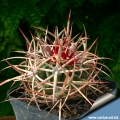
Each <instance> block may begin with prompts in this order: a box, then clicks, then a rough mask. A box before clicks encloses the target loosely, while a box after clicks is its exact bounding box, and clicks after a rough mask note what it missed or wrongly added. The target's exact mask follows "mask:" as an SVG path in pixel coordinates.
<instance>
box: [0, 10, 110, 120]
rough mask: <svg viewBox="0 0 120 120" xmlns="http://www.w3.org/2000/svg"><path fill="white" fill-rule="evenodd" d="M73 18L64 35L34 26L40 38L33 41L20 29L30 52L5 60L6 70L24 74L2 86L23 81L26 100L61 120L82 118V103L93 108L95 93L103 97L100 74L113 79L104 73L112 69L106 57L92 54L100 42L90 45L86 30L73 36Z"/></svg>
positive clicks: (21, 86) (103, 83)
mask: <svg viewBox="0 0 120 120" xmlns="http://www.w3.org/2000/svg"><path fill="white" fill-rule="evenodd" d="M70 16H71V12H70V13H69V17H68V22H67V27H65V28H64V29H63V30H62V31H60V32H58V27H56V28H55V30H54V33H52V32H50V31H48V28H47V29H43V28H40V27H35V26H34V28H35V30H36V33H37V35H36V36H33V35H32V33H31V36H32V40H31V41H29V40H28V38H27V37H26V36H25V35H24V33H23V32H22V31H21V30H20V31H21V33H22V34H23V36H24V38H25V40H26V43H27V51H16V52H18V53H23V54H24V55H23V56H21V57H20V56H18V57H10V58H6V59H4V60H3V61H6V62H7V63H8V64H9V66H8V67H6V68H4V69H3V70H5V69H8V68H10V67H12V68H13V69H14V70H16V71H17V72H18V73H20V75H19V76H16V77H13V78H10V79H8V80H5V81H3V82H1V83H0V86H1V85H3V84H5V83H7V82H10V81H14V82H17V81H20V83H21V84H20V88H23V89H24V91H25V93H24V96H23V97H24V98H25V99H26V98H27V99H28V100H29V104H31V103H34V104H36V106H37V107H38V108H39V109H40V110H41V108H42V106H46V107H45V108H46V109H47V110H49V112H48V114H49V113H50V112H52V113H54V114H57V115H58V116H59V120H60V119H61V118H62V117H64V118H69V117H71V115H72V116H74V117H76V116H79V115H80V111H82V110H81V109H80V106H81V104H82V105H83V106H84V107H86V108H87V107H90V106H92V104H93V103H94V101H95V99H93V98H92V96H93V95H92V94H95V95H96V96H97V94H98V93H99V94H103V93H104V91H102V88H104V86H105V84H107V82H102V81H101V80H100V79H99V73H103V74H105V75H107V76H109V75H108V74H107V73H106V72H105V71H103V70H102V68H103V67H105V68H107V69H108V70H109V68H108V67H107V66H105V65H104V64H103V63H101V62H100V60H102V59H106V58H104V57H99V56H97V55H96V52H95V53H91V52H90V50H91V48H92V47H93V45H94V44H95V43H96V41H97V40H95V41H94V42H93V43H92V45H91V46H90V47H88V46H87V41H88V39H89V38H88V37H87V33H86V29H85V27H84V33H82V34H77V35H76V36H74V37H72V25H70ZM39 31H42V32H43V34H39ZM83 35H85V36H84V37H83ZM10 59H22V62H21V63H20V64H18V65H13V64H11V63H10V62H9V60H10ZM98 66H99V67H98ZM96 77H97V78H98V79H96ZM95 91H96V92H95ZM96 93H97V94H96ZM86 103H88V104H87V105H86ZM70 104H71V105H70ZM76 109H77V111H76ZM67 111H69V112H67ZM48 114H47V115H46V117H47V116H48Z"/></svg>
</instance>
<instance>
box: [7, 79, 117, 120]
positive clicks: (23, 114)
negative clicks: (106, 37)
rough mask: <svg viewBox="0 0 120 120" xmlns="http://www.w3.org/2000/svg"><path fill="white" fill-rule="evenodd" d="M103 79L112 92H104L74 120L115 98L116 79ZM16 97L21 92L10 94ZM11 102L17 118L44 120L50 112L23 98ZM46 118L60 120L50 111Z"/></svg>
mask: <svg viewBox="0 0 120 120" xmlns="http://www.w3.org/2000/svg"><path fill="white" fill-rule="evenodd" d="M102 81H109V82H110V84H109V86H108V87H109V88H111V89H113V90H112V92H111V93H106V94H103V95H102V96H100V97H99V98H98V99H96V101H95V102H94V104H93V105H92V107H91V108H90V110H88V111H87V112H86V113H84V114H82V115H81V116H80V117H78V118H74V120H79V119H81V118H82V117H84V116H85V115H86V114H87V113H89V112H91V111H92V110H94V109H96V108H98V107H100V106H102V105H103V104H105V103H107V102H109V101H111V100H112V99H114V98H115V96H116V94H117V83H116V82H115V81H110V80H105V79H102ZM16 88H17V87H15V88H12V89H10V90H9V91H8V92H7V94H8V95H9V94H10V92H11V91H12V90H14V89H16ZM16 97H19V94H17V96H14V92H13V93H12V94H10V96H9V99H13V98H16ZM10 103H11V105H12V107H13V110H14V113H15V116H16V120H44V117H45V116H46V114H47V113H48V112H47V111H39V109H38V108H37V107H36V106H32V105H29V106H28V104H27V103H26V102H23V101H21V100H10ZM46 120H58V116H56V115H54V114H52V113H50V114H49V116H48V117H47V118H46ZM62 120H68V119H64V118H62ZM69 120H70V119H69ZM71 120H73V119H71Z"/></svg>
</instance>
